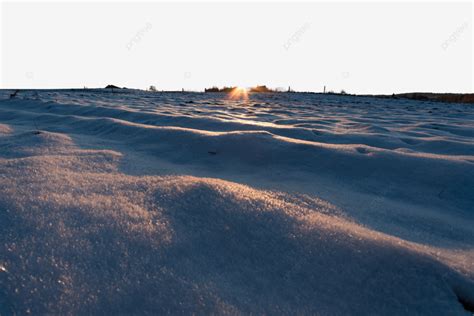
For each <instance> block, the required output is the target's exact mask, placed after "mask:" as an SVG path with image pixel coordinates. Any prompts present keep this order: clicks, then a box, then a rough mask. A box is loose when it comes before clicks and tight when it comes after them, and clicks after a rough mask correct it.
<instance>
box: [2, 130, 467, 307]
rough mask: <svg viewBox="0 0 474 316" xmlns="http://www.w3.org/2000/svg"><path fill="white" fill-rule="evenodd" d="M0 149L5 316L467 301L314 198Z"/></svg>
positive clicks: (65, 152) (44, 145)
mask: <svg viewBox="0 0 474 316" xmlns="http://www.w3.org/2000/svg"><path fill="white" fill-rule="evenodd" d="M0 144H1V145H2V146H5V144H10V145H12V144H17V145H18V147H15V148H13V147H10V148H12V151H13V152H14V151H19V152H21V155H19V156H15V155H13V154H12V152H9V151H5V152H4V151H2V152H1V154H0V155H1V157H2V159H1V160H0V175H1V176H0V210H1V211H0V226H1V231H2V233H1V243H0V254H1V255H0V284H1V290H0V303H1V304H0V306H1V310H0V312H1V313H2V314H9V313H17V314H27V313H32V314H46V313H48V314H71V313H72V314H117V313H120V314H124V313H125V314H136V313H139V314H161V313H173V314H176V313H219V314H221V313H231V314H233V313H285V314H287V313H307V314H310V313H311V314H313V313H320V314H348V313H351V314H361V313H362V314H365V313H377V314H385V313H391V314H397V313H406V312H410V313H440V314H453V313H462V312H463V310H464V309H463V307H462V305H461V303H459V300H460V298H461V299H462V300H464V301H466V302H472V301H473V300H472V298H473V296H472V293H474V292H473V291H474V286H473V284H472V283H471V281H469V279H468V278H467V277H465V276H461V275H460V274H458V273H457V272H455V271H454V270H452V269H451V268H449V267H448V266H446V265H444V264H442V263H440V262H439V261H437V260H435V259H434V258H433V257H431V256H429V255H427V254H426V253H424V252H423V251H420V249H421V248H420V247H418V246H416V245H415V244H411V243H407V242H404V241H402V240H400V239H398V238H395V237H391V236H388V235H385V234H383V233H378V232H375V231H373V230H370V229H368V228H365V227H362V226H360V225H358V224H357V223H355V222H352V221H351V220H349V219H347V218H344V217H342V216H340V214H339V211H338V209H337V207H335V206H334V205H332V204H330V203H328V202H325V201H322V200H319V199H312V198H309V197H307V198H306V199H299V198H295V197H294V196H291V195H288V194H286V193H282V192H274V191H266V190H257V189H253V188H251V187H249V186H245V185H241V184H237V183H233V182H229V181H224V180H219V179H212V178H197V177H192V176H142V177H137V176H132V175H127V174H125V173H123V172H121V171H120V160H121V159H122V158H121V157H122V155H121V154H120V153H118V152H115V151H110V150H109V151H103V150H90V149H81V148H79V147H78V146H77V145H75V144H74V142H72V141H71V138H70V137H68V136H66V135H62V134H58V133H49V132H48V133H46V132H41V133H40V134H37V133H33V132H24V133H19V134H12V135H10V136H5V137H4V138H3V139H2V140H1V142H0ZM22 146H26V147H28V146H29V148H30V150H22V148H23V147H22ZM54 151H56V154H54V153H53V152H54Z"/></svg>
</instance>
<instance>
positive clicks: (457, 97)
mask: <svg viewBox="0 0 474 316" xmlns="http://www.w3.org/2000/svg"><path fill="white" fill-rule="evenodd" d="M395 96H396V97H399V98H404V99H411V100H418V101H438V102H450V103H474V93H429V92H411V93H401V94H396V95H395Z"/></svg>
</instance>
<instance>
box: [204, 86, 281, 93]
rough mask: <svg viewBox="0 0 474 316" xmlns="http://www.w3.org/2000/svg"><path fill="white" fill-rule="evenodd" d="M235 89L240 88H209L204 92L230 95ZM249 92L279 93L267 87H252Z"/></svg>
mask: <svg viewBox="0 0 474 316" xmlns="http://www.w3.org/2000/svg"><path fill="white" fill-rule="evenodd" d="M235 89H238V87H223V88H218V87H215V86H214V87H211V88H207V89H204V92H226V93H229V92H232V91H234V90H235ZM249 92H279V91H277V90H273V89H270V88H268V87H267V86H265V85H264V86H256V87H252V88H250V89H249Z"/></svg>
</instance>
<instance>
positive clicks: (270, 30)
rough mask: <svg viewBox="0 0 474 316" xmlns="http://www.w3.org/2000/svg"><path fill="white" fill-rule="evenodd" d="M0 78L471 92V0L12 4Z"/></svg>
mask: <svg viewBox="0 0 474 316" xmlns="http://www.w3.org/2000/svg"><path fill="white" fill-rule="evenodd" d="M0 8H1V13H0V14H1V22H0V27H1V32H0V34H1V38H0V54H1V55H0V60H1V77H0V88H82V87H105V86H106V85H107V84H114V85H118V86H124V87H129V88H140V89H146V88H148V87H149V86H150V85H154V86H156V88H157V89H159V90H181V89H182V88H183V89H186V90H196V91H200V90H203V89H204V88H206V87H210V86H243V87H251V86H255V85H267V86H269V87H272V88H282V89H288V87H289V86H291V88H292V89H294V90H298V91H316V92H318V91H322V90H323V88H324V86H326V89H327V91H336V92H339V91H341V90H342V89H343V90H345V91H346V92H349V93H359V94H366V93H370V94H378V93H384V94H391V93H402V92H410V91H432V92H474V87H473V78H472V74H473V62H472V53H473V48H472V46H473V36H472V35H473V34H472V15H473V13H472V12H473V11H472V10H473V5H472V3H471V2H464V3H454V2H427V1H424V2H418V3H412V2H387V1H383V2H380V3H374V2H357V1H350V2H344V3H343V2H308V1H307V2H300V3H294V2H272V1H264V2H259V3H253V2H229V1H224V2H219V3H218V2H199V1H192V2H153V1H148V2H115V1H106V2H100V3H97V2H95V3H94V2H90V1H88V2H77V1H74V2H72V1H67V2H61V3H60V2H42V1H32V2H17V1H15V2H13V1H3V2H2V3H1V5H0Z"/></svg>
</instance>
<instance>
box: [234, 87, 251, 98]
mask: <svg viewBox="0 0 474 316" xmlns="http://www.w3.org/2000/svg"><path fill="white" fill-rule="evenodd" d="M229 97H230V98H231V99H248V97H249V93H248V90H247V88H243V87H235V88H234V89H232V90H231V91H230V92H229Z"/></svg>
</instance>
